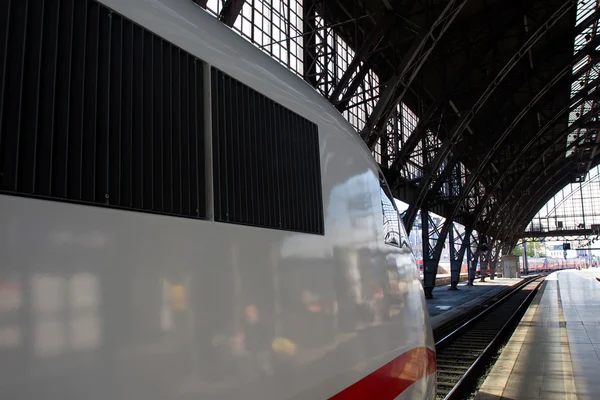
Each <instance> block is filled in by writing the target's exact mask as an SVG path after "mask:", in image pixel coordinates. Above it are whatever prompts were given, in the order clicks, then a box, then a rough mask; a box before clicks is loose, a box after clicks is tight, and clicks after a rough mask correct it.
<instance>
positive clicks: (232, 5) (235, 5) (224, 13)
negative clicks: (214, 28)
mask: <svg viewBox="0 0 600 400" xmlns="http://www.w3.org/2000/svg"><path fill="white" fill-rule="evenodd" d="M244 3H245V0H227V1H225V4H224V5H223V8H222V9H221V13H220V14H219V20H221V22H223V23H224V24H225V25H227V26H229V27H232V26H233V24H235V20H236V19H237V17H238V15H240V12H242V8H243V7H244Z"/></svg>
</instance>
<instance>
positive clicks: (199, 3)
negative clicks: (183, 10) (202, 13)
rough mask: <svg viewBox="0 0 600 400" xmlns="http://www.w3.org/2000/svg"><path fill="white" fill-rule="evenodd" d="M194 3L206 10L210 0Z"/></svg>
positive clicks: (197, 0)
mask: <svg viewBox="0 0 600 400" xmlns="http://www.w3.org/2000/svg"><path fill="white" fill-rule="evenodd" d="M192 1H193V2H194V3H196V4H198V5H199V6H200V7H202V8H204V9H205V8H206V3H208V0H192Z"/></svg>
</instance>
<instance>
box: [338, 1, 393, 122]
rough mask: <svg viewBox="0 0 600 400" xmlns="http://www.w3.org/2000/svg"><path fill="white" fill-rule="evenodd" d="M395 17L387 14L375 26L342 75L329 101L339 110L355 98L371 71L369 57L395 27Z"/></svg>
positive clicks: (390, 13)
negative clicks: (359, 87)
mask: <svg viewBox="0 0 600 400" xmlns="http://www.w3.org/2000/svg"><path fill="white" fill-rule="evenodd" d="M395 16H396V14H395V13H394V12H388V13H385V14H384V15H383V16H382V17H381V19H380V20H379V21H378V23H376V24H375V29H374V30H373V31H372V32H371V33H370V35H369V37H368V38H367V40H365V42H364V43H363V45H362V46H361V48H360V49H359V50H358V51H357V52H356V54H355V55H354V58H353V59H352V61H351V62H350V64H349V65H348V68H346V70H345V71H344V74H343V75H342V77H341V78H340V80H339V81H338V83H337V85H336V86H335V88H334V89H333V91H332V92H331V95H330V96H329V101H330V102H331V103H332V104H333V105H334V106H335V107H337V108H338V110H340V111H343V109H344V108H345V107H346V106H347V105H348V102H349V101H350V99H351V98H352V96H354V93H356V90H357V89H358V86H359V85H360V83H361V82H362V80H363V79H364V77H365V75H366V74H367V72H368V71H369V63H368V62H367V59H368V57H369V55H370V54H371V53H372V52H373V50H374V49H375V48H377V46H378V45H379V43H381V41H382V40H383V39H384V38H385V37H386V36H387V34H388V33H389V31H390V29H391V28H392V27H393V24H394V21H395V20H396V18H395ZM361 62H362V63H363V64H362V66H360V63H361ZM359 66H360V69H359V71H358V73H357V74H356V76H355V77H354V79H353V80H352V83H351V84H350V86H348V87H346V86H347V85H348V82H350V79H351V78H352V75H353V74H354V72H355V71H356V68H358V67H359ZM344 88H345V89H346V91H345V92H344V94H343V96H342V99H341V100H340V95H342V92H343V91H344Z"/></svg>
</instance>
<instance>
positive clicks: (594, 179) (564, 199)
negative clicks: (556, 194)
mask: <svg viewBox="0 0 600 400" xmlns="http://www.w3.org/2000/svg"><path fill="white" fill-rule="evenodd" d="M598 177H600V172H598V173H596V175H594V176H590V179H588V180H586V181H585V182H583V183H582V184H581V186H579V187H577V188H575V189H573V190H571V192H570V193H569V194H568V195H566V196H565V197H563V198H562V200H560V201H559V202H558V203H557V204H555V205H554V207H552V209H551V210H550V211H548V213H546V215H545V216H544V217H539V218H549V215H550V214H551V213H553V212H555V211H556V209H557V208H558V207H560V206H562V205H563V204H564V203H565V201H567V200H569V199H570V198H571V197H573V194H575V193H577V192H581V189H583V188H584V187H587V186H588V185H589V184H590V183H592V182H595V181H596V180H597V178H598ZM544 204H546V203H544ZM542 207H543V206H542ZM536 214H537V213H536Z"/></svg>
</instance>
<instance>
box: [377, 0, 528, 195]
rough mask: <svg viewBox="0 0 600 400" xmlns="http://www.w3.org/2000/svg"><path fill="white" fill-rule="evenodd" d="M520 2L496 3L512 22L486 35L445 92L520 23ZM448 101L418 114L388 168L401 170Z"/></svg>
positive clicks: (454, 87)
mask: <svg viewBox="0 0 600 400" xmlns="http://www.w3.org/2000/svg"><path fill="white" fill-rule="evenodd" d="M522 3H523V2H522V1H521V0H511V1H510V3H509V4H504V3H502V2H499V3H498V5H501V6H502V7H500V8H501V9H502V10H508V12H509V14H508V16H507V17H506V19H507V20H508V21H512V23H508V24H504V25H503V26H502V28H501V29H495V30H494V31H493V32H492V33H491V34H490V35H489V36H488V37H487V40H486V41H485V44H484V45H481V46H479V47H478V48H477V49H476V51H474V52H473V53H472V54H471V56H470V58H469V60H468V61H467V62H466V63H464V65H463V67H462V68H460V69H459V70H458V72H456V73H455V74H454V76H452V77H451V78H450V79H449V81H450V82H452V83H451V84H450V85H449V88H448V90H446V91H445V93H447V94H449V93H451V92H453V91H454V90H455V89H456V88H457V87H459V85H460V84H461V83H462V82H463V81H464V80H465V78H466V77H467V76H468V75H469V71H471V70H472V69H474V68H475V67H476V66H477V65H479V64H480V62H481V60H482V59H483V58H484V57H485V56H486V55H487V54H488V53H489V52H491V51H492V50H493V49H494V46H495V44H496V43H497V42H498V40H500V38H502V37H503V36H505V35H506V32H508V31H510V30H511V29H512V28H514V27H515V25H518V24H520V23H521V21H520V20H519V18H518V16H519V15H520V12H519V9H518V8H517V7H514V6H513V5H516V4H521V5H522ZM527 5H530V4H527ZM498 11H500V10H498ZM448 101H450V98H449V96H444V97H443V98H440V99H438V100H437V101H436V103H435V104H434V105H432V106H431V107H430V108H429V110H427V112H426V114H425V115H423V116H420V118H419V122H418V123H417V126H416V127H415V129H414V130H413V132H412V133H411V135H410V136H409V137H408V140H407V141H406V142H405V143H404V144H403V146H402V147H401V148H400V151H399V153H398V154H397V156H396V158H395V159H394V161H393V163H392V164H391V166H390V169H392V170H398V171H401V170H402V168H403V167H404V165H405V164H406V161H407V159H409V158H410V155H411V154H412V153H413V151H414V150H415V148H416V147H417V145H418V144H419V142H420V141H421V140H422V139H423V137H424V136H425V134H426V133H427V128H428V126H429V124H430V123H431V119H432V118H433V117H434V115H436V113H437V112H438V111H439V110H440V109H441V108H442V107H443V106H444V104H446V103H448ZM384 128H385V126H382V127H380V128H378V130H377V136H381V135H382V131H383V129H384ZM397 185H398V179H396V180H395V181H394V182H391V187H392V189H394V188H395V187H397Z"/></svg>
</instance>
